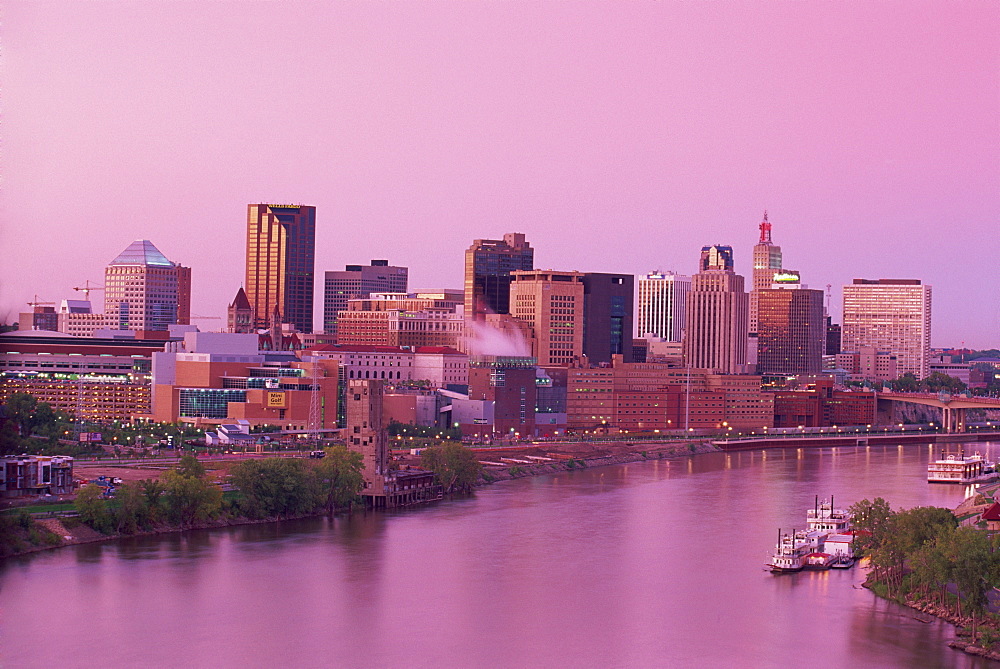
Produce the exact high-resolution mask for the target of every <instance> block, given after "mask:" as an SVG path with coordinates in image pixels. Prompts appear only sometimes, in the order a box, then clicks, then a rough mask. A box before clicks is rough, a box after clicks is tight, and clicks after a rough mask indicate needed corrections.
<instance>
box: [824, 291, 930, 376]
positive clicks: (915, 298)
mask: <svg viewBox="0 0 1000 669" xmlns="http://www.w3.org/2000/svg"><path fill="white" fill-rule="evenodd" d="M843 320H844V322H843V326H842V327H843V329H842V336H841V350H842V351H843V352H854V351H859V350H861V349H862V348H868V347H871V348H874V349H875V350H877V351H887V352H889V353H892V354H894V355H895V356H896V364H897V371H898V373H899V374H900V375H903V374H905V373H907V372H910V373H912V374H913V375H914V376H916V377H917V378H918V379H922V378H924V377H926V376H927V375H928V374H929V372H930V348H931V287H930V286H926V285H922V284H921V282H920V279H855V280H854V282H853V283H851V284H848V285H846V286H844V319H843Z"/></svg>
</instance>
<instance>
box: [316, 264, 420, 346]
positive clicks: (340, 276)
mask: <svg viewBox="0 0 1000 669" xmlns="http://www.w3.org/2000/svg"><path fill="white" fill-rule="evenodd" d="M408 276H409V269H407V268H406V267H394V266H392V265H390V264H389V261H388V260H372V262H371V265H347V266H346V267H345V268H344V271H342V272H326V274H325V276H324V282H323V332H325V333H327V334H337V314H338V313H340V312H341V311H347V301H348V300H356V299H361V298H365V297H369V296H370V295H371V294H372V293H405V292H406V291H407V281H408Z"/></svg>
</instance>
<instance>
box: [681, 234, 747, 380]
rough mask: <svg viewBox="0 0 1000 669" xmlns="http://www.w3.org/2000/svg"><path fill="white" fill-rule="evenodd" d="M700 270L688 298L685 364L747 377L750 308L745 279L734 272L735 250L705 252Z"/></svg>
mask: <svg viewBox="0 0 1000 669" xmlns="http://www.w3.org/2000/svg"><path fill="white" fill-rule="evenodd" d="M699 268H700V271H699V272H698V273H697V274H695V275H694V276H693V277H691V290H690V292H688V294H687V305H686V311H687V316H686V321H687V327H686V331H685V336H684V357H685V360H686V361H687V364H688V365H689V366H691V367H694V368H697V369H709V370H712V371H714V372H715V373H718V374H741V373H745V372H747V371H748V364H747V342H748V330H747V314H748V308H749V304H748V300H747V294H746V292H745V291H744V289H743V277H742V276H740V275H738V274H736V272H735V271H734V270H733V249H732V247H729V246H720V245H715V246H706V247H704V248H702V250H701V260H700V265H699Z"/></svg>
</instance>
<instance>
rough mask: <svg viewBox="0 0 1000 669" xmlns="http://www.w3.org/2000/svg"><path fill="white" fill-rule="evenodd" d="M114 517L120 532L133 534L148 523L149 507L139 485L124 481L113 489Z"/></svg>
mask: <svg viewBox="0 0 1000 669" xmlns="http://www.w3.org/2000/svg"><path fill="white" fill-rule="evenodd" d="M115 505H116V507H117V508H116V509H115V519H116V521H117V523H116V524H117V529H118V532H119V533H120V534H135V533H136V532H138V531H139V528H140V527H146V526H147V525H148V523H149V507H148V506H147V505H146V498H145V496H144V495H143V492H142V488H141V486H139V485H137V484H135V483H126V484H124V485H121V486H119V487H118V488H116V489H115Z"/></svg>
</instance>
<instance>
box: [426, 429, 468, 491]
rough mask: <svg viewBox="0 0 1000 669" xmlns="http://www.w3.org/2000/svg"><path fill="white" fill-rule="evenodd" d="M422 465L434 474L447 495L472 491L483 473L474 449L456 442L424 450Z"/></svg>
mask: <svg viewBox="0 0 1000 669" xmlns="http://www.w3.org/2000/svg"><path fill="white" fill-rule="evenodd" d="M420 464H421V466H422V467H424V468H425V469H429V470H430V471H432V472H434V475H435V476H436V478H437V481H438V483H440V484H441V487H442V489H443V490H444V491H445V492H446V493H450V492H453V491H455V490H464V491H468V490H471V489H472V487H473V486H474V485H475V484H476V482H477V481H478V480H479V477H480V476H481V475H482V473H483V466H482V465H481V464H479V459H478V458H477V456H476V454H475V453H474V452H473V451H472V449H470V448H466V447H465V446H462V445H461V444H458V443H455V442H446V443H444V444H441V445H440V446H431V447H429V448H426V449H424V451H423V453H421V455H420Z"/></svg>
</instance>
